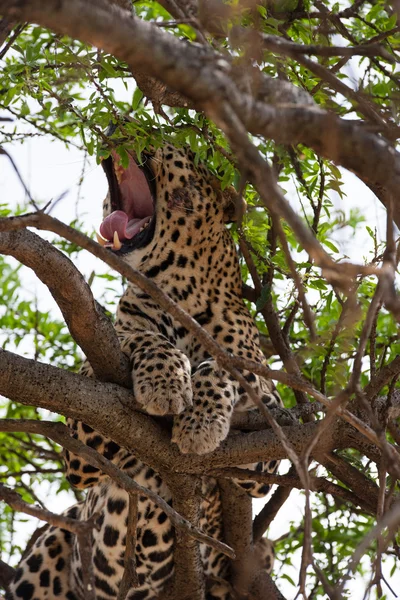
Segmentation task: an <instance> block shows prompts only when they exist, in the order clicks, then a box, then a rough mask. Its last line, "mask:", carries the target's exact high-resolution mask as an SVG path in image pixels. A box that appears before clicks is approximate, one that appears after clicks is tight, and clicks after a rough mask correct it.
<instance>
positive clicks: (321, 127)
mask: <svg viewBox="0 0 400 600" xmlns="http://www.w3.org/2000/svg"><path fill="white" fill-rule="evenodd" d="M0 12H1V13H2V14H3V15H5V16H8V17H11V18H14V19H17V20H29V21H33V22H37V23H40V24H41V25H42V26H44V27H49V28H51V29H53V30H54V31H57V32H59V33H63V34H67V35H70V36H72V37H75V38H78V39H81V40H83V41H85V42H87V43H91V44H93V45H94V46H98V47H100V48H102V49H104V50H106V51H108V52H110V53H111V54H114V55H115V56H117V57H118V58H120V59H121V60H124V61H126V62H127V63H128V64H129V65H130V66H131V68H133V69H135V67H136V68H139V69H141V70H142V71H143V72H145V73H146V74H148V75H150V76H152V77H155V78H157V79H159V80H160V81H161V82H163V83H164V84H165V85H167V86H169V87H171V89H173V90H176V91H178V92H180V93H182V94H184V95H185V96H187V97H189V99H191V100H193V102H194V104H195V107H196V108H198V109H202V108H206V109H207V110H209V109H210V108H212V109H213V111H212V113H213V114H215V111H218V106H219V105H222V104H224V103H226V102H228V104H229V105H230V106H231V107H232V109H233V110H234V111H235V113H236V114H237V115H240V118H241V120H242V122H243V124H244V125H245V127H246V128H247V130H248V131H250V132H251V133H253V134H255V135H260V134H261V135H264V136H265V137H266V138H268V139H274V140H275V141H276V142H278V143H284V144H296V143H303V144H305V145H307V146H310V147H311V148H313V149H314V150H315V151H316V152H318V153H320V154H321V155H322V156H324V157H326V158H329V159H331V160H334V161H335V162H337V163H338V164H341V165H342V166H344V167H345V168H347V169H350V170H351V171H354V172H355V173H356V175H358V177H360V179H362V180H363V181H364V182H365V183H367V184H373V185H380V186H382V187H383V188H385V189H387V190H388V191H389V192H391V193H392V195H393V198H397V197H398V196H397V192H398V189H399V187H400V155H399V154H398V153H397V152H396V151H395V150H394V149H393V148H392V147H391V146H390V144H388V143H387V142H386V141H385V140H383V139H382V138H380V137H379V136H377V135H375V134H372V133H369V132H367V131H365V130H364V129H363V128H362V127H360V126H359V125H357V124H354V123H351V122H349V121H346V120H345V119H340V118H339V117H336V116H334V115H332V114H329V113H327V112H326V111H324V110H322V109H319V108H316V107H315V106H310V103H309V102H308V105H307V102H304V104H302V105H298V106H293V98H294V97H295V96H296V94H297V96H299V92H298V91H297V92H296V91H294V90H293V91H291V94H292V104H291V105H290V106H287V105H286V106H285V105H284V104H283V102H285V97H287V94H285V93H284V90H285V89H286V88H287V86H285V85H283V86H282V84H281V82H280V81H274V80H268V79H267V78H265V77H263V76H262V75H261V74H260V77H259V79H260V82H261V85H260V86H259V89H261V88H262V89H263V95H261V94H260V95H258V94H257V95H256V96H255V97H252V96H250V95H249V94H248V93H246V92H245V91H243V90H241V89H239V87H238V86H237V84H236V81H235V73H234V72H233V71H234V68H233V67H231V65H230V63H229V60H227V59H226V58H225V57H223V56H222V55H218V54H216V53H215V52H214V51H213V50H212V49H211V48H209V47H207V48H206V47H204V46H198V45H195V44H188V43H185V42H182V41H180V40H178V39H177V38H176V37H174V36H172V35H170V34H168V33H167V32H165V31H162V30H160V28H158V27H156V26H154V25H153V24H150V23H147V22H144V21H140V20H139V19H136V18H129V19H127V18H126V12H125V11H122V10H121V9H119V8H118V7H112V8H110V6H109V5H108V3H106V2H105V1H104V0H99V1H98V2H96V4H95V5H94V4H93V3H88V2H85V1H84V0H68V2H67V1H66V0H48V2H46V3H45V4H43V2H42V1H41V0H30V1H29V2H28V1H27V0H23V1H21V0H11V1H10V0H0ZM292 89H293V88H290V90H292ZM279 90H280V91H281V92H283V93H281V99H280V102H281V103H280V105H279V106H271V105H267V104H265V102H264V103H263V102H262V101H259V99H260V98H262V97H264V98H265V97H266V94H268V93H270V94H272V96H275V97H279ZM264 92H265V93H264ZM272 96H271V97H272ZM394 219H395V221H396V223H397V224H398V225H399V224H400V202H396V205H395V207H394Z"/></svg>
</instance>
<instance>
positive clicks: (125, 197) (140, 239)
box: [97, 151, 156, 253]
mask: <svg viewBox="0 0 400 600" xmlns="http://www.w3.org/2000/svg"><path fill="white" fill-rule="evenodd" d="M148 158H149V157H148V156H146V155H143V159H144V160H143V164H142V165H138V164H137V163H136V162H135V160H134V159H133V158H132V157H131V156H129V165H128V167H127V168H126V169H124V168H123V167H122V165H121V163H120V157H119V155H118V154H117V153H116V152H114V151H113V152H112V153H111V156H109V158H107V159H105V160H103V162H102V165H103V168H104V171H105V173H106V175H107V180H108V185H109V189H110V201H111V210H112V212H111V214H110V215H108V216H107V217H106V218H105V219H104V221H103V222H102V224H101V225H100V235H97V241H98V242H99V244H101V245H102V246H105V247H106V248H111V249H112V250H114V251H118V252H120V253H125V252H130V251H131V250H134V249H137V248H142V247H143V246H146V245H147V244H148V243H149V242H150V241H151V239H152V238H153V235H154V229H155V208H154V205H155V197H156V188H155V177H154V174H153V172H152V170H151V168H150V166H149V160H148Z"/></svg>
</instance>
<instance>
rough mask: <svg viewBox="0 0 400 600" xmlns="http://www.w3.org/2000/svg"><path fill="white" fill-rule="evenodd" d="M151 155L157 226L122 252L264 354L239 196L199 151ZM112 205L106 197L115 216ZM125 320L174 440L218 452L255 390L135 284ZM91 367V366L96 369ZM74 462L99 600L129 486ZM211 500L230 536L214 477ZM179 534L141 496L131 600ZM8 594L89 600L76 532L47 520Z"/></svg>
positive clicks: (70, 464) (168, 566) (129, 349)
mask: <svg viewBox="0 0 400 600" xmlns="http://www.w3.org/2000/svg"><path fill="white" fill-rule="evenodd" d="M147 160H148V166H150V167H151V173H153V177H154V181H153V182H152V184H153V186H154V188H155V190H156V193H155V195H156V198H155V215H154V216H153V221H152V229H153V230H152V232H151V233H150V232H149V233H147V232H146V231H144V232H142V233H141V234H140V235H141V236H142V240H144V242H145V243H142V244H141V245H140V247H136V248H135V247H131V248H122V250H121V251H120V253H121V254H123V255H124V258H125V259H126V260H127V261H128V262H129V264H131V265H132V266H134V267H135V268H137V269H139V270H140V271H141V272H142V273H144V274H145V275H146V276H147V277H149V278H151V279H152V280H153V281H154V282H155V283H157V285H158V286H159V287H160V288H161V289H162V290H163V291H164V292H166V293H168V294H169V295H170V297H171V298H173V299H174V300H175V301H176V302H178V303H179V304H180V306H182V308H184V309H185V310H186V311H187V312H188V313H189V314H190V315H191V316H192V317H193V318H194V319H195V320H196V321H197V322H198V323H199V324H201V325H202V326H203V327H204V329H206V331H208V332H209V333H210V334H211V335H212V337H213V338H214V339H215V340H216V341H217V342H219V343H220V344H221V345H222V346H223V347H224V348H225V349H226V350H227V351H228V352H231V353H233V354H236V355H238V356H241V357H244V358H248V359H251V360H255V361H259V362H264V357H263V354H262V352H261V350H260V346H259V339H258V331H257V328H256V326H255V324H254V322H253V319H252V318H251V316H250V314H249V312H248V310H247V308H246V306H245V304H244V302H243V300H242V295H241V285H242V280H241V275H240V270H239V264H238V259H237V255H236V250H235V246H234V243H233V240H232V238H231V236H230V234H229V232H228V231H227V229H226V227H225V223H224V221H226V220H227V217H226V215H227V214H228V213H231V212H232V206H231V205H230V203H231V197H230V196H229V194H227V193H226V192H225V193H223V192H221V190H220V188H219V186H218V183H217V182H216V180H215V178H214V177H213V176H212V175H211V174H210V173H209V172H208V171H207V170H206V169H205V167H204V166H202V165H201V164H200V165H197V166H195V164H194V157H193V156H192V154H191V152H190V151H189V150H185V149H182V150H180V149H175V148H174V147H172V146H170V145H167V146H165V147H164V148H162V149H159V150H157V151H156V152H155V154H154V155H153V156H148V157H147ZM154 184H155V185H154ZM114 208H115V207H114ZM114 208H113V209H114ZM111 210H112V207H110V201H109V200H107V199H106V201H105V205H104V211H105V214H106V215H107V214H108V213H109V212H110V211H111ZM148 229H149V230H150V226H149V228H148ZM146 236H147V238H146ZM115 327H116V330H117V333H118V336H119V339H120V343H121V348H122V350H123V351H124V352H125V353H126V354H127V355H128V356H129V358H130V361H131V365H132V379H133V392H134V395H135V398H136V400H137V401H138V402H139V403H140V404H141V405H142V406H143V408H144V409H145V410H146V411H147V412H148V413H149V414H152V415H167V414H170V415H175V417H174V424H173V432H172V441H173V442H174V443H175V444H177V445H178V447H179V449H180V451H181V452H183V453H190V452H191V453H197V454H205V453H208V452H211V451H213V450H214V449H215V448H217V447H218V446H219V445H220V443H221V442H222V441H223V440H224V439H225V438H226V436H227V435H228V432H229V423H230V418H231V415H232V413H233V411H234V410H239V411H242V410H249V409H250V410H251V409H252V408H253V405H252V402H251V400H250V399H249V398H248V396H247V394H246V392H245V390H244V389H243V388H242V387H241V386H240V385H239V384H238V383H237V381H236V380H235V379H234V378H233V377H231V376H230V375H229V374H228V373H227V372H226V371H224V370H223V369H221V368H219V367H218V365H217V363H216V362H215V361H214V360H213V359H212V358H211V357H210V356H209V354H208V353H207V351H206V350H205V348H204V347H203V346H202V345H201V343H200V342H199V341H198V340H197V339H196V338H195V337H193V335H192V334H191V333H189V332H188V331H187V330H186V329H185V327H183V326H182V325H181V324H180V323H179V322H177V321H175V320H174V319H173V318H172V317H171V316H170V315H168V314H165V313H164V312H163V311H162V310H160V308H159V307H158V306H157V304H156V303H155V302H154V301H153V300H152V298H151V297H149V296H148V295H147V294H146V293H144V292H142V291H141V290H140V289H139V288H138V287H137V286H136V285H133V284H129V285H128V287H127V289H126V291H125V293H124V294H123V296H122V298H121V300H120V302H119V306H118V312H117V318H116V324H115ZM84 370H85V371H86V374H87V375H89V376H90V375H91V370H90V367H87V368H86V369H84ZM244 375H245V376H246V379H247V381H248V382H249V383H250V384H251V385H252V386H253V388H254V390H255V391H256V393H257V394H258V395H259V397H261V398H262V399H263V401H264V402H265V403H266V404H267V405H268V406H272V405H276V404H277V403H279V402H280V400H279V396H278V395H277V392H276V390H275V389H274V387H273V385H272V384H271V382H270V381H267V380H265V379H262V378H260V377H258V376H256V375H254V374H252V373H244ZM69 425H70V427H71V429H72V430H73V435H74V436H76V437H78V438H79V439H81V440H82V441H84V442H85V443H86V444H88V445H89V446H91V447H93V448H95V449H96V450H97V451H98V452H100V453H101V454H103V455H104V456H105V457H107V458H108V459H110V460H112V461H113V462H114V463H115V464H117V465H118V466H119V467H120V468H121V469H122V470H124V471H126V472H127V473H129V474H130V475H131V477H132V478H133V479H134V480H135V481H137V482H138V483H140V484H141V485H143V486H145V487H147V488H149V489H151V490H153V491H154V492H156V493H157V494H159V495H160V496H161V497H162V498H164V499H165V500H167V501H168V502H171V494H170V492H169V490H168V488H167V487H166V485H165V484H164V483H163V481H162V479H161V478H160V476H159V475H158V474H157V473H155V472H154V471H153V469H151V468H150V467H148V466H146V465H144V464H143V463H142V462H141V461H139V460H138V459H137V458H136V457H134V456H132V454H131V453H129V452H127V451H126V450H125V449H124V448H121V447H120V446H118V444H116V443H115V442H113V441H112V440H110V439H107V438H105V437H104V436H101V435H99V434H98V433H96V432H95V431H93V429H92V428H91V427H89V426H88V425H85V424H83V423H80V422H76V421H73V420H70V421H69ZM66 463H67V478H68V480H69V481H70V483H71V484H72V485H74V486H76V487H78V488H88V489H89V491H88V494H87V496H86V499H85V500H84V502H82V503H80V504H78V505H76V506H74V507H72V508H70V509H69V510H68V511H67V513H66V514H68V515H69V516H73V517H75V518H78V519H87V518H89V517H90V516H91V515H93V514H94V513H99V517H98V523H97V524H98V529H96V530H94V532H93V566H94V576H95V587H96V595H97V600H109V599H110V598H116V597H117V594H118V587H119V584H120V581H121V577H122V574H123V565H124V552H125V542H126V535H125V534H126V524H127V511H128V502H127V495H126V493H125V492H124V491H123V490H122V489H120V488H119V486H118V485H116V484H115V483H114V482H112V481H111V480H110V479H109V478H108V477H107V476H105V475H104V474H102V473H101V472H100V471H99V470H98V469H97V468H95V467H92V466H91V465H89V464H87V463H86V462H85V461H84V460H82V458H80V457H77V456H73V455H71V454H69V453H68V452H66ZM249 466H250V467H251V468H254V469H257V470H258V471H263V470H267V471H274V470H275V469H276V466H277V465H276V462H275V461H273V462H271V463H269V464H268V463H266V464H264V463H259V464H258V465H244V467H247V468H248V467H249ZM241 486H242V487H243V488H244V489H245V490H246V491H247V492H248V493H250V494H251V495H252V496H255V497H256V496H262V495H265V494H266V493H267V492H268V486H266V485H260V484H256V483H254V482H251V481H248V482H244V483H242V484H241ZM202 499H203V500H202V511H201V519H200V526H201V527H202V528H203V529H204V531H205V532H208V533H209V535H212V536H214V537H217V538H221V537H222V531H221V529H222V524H221V522H222V519H221V504H220V498H219V491H218V486H217V484H216V482H215V481H214V480H212V479H210V478H209V479H207V480H204V481H203V489H202ZM173 543H174V532H173V529H172V526H171V523H170V521H169V519H168V518H167V516H166V515H165V513H164V512H163V511H162V510H161V509H160V508H158V507H157V506H156V505H154V504H153V503H152V502H150V501H149V500H148V499H147V498H146V497H144V496H142V497H140V498H139V515H138V531H137V546H136V563H137V572H138V578H139V587H137V588H135V589H132V590H130V592H129V593H128V596H127V598H128V600H141V599H147V600H152V599H156V598H157V595H158V593H159V592H160V590H162V588H163V586H164V584H165V582H166V581H167V580H168V579H169V577H170V576H171V575H172V572H173ZM260 551H261V552H262V554H263V556H265V566H266V567H267V568H269V569H270V568H271V567H272V560H273V553H272V550H271V547H270V545H268V543H267V542H265V541H263V542H262V543H261V545H260ZM201 556H202V560H203V566H204V571H205V573H206V575H214V576H217V577H219V578H221V577H224V575H225V574H226V571H227V564H226V562H225V558H224V557H223V556H222V555H221V554H218V553H217V552H216V551H215V550H213V549H211V548H210V547H207V546H203V545H201ZM207 594H208V595H207V600H213V599H225V600H227V599H228V598H229V589H228V588H227V587H226V586H225V585H223V584H221V583H215V584H214V585H213V586H211V588H210V589H209V591H208V592H207ZM6 598H7V600H17V599H23V600H50V599H52V598H60V599H62V600H85V591H84V589H83V583H82V568H81V559H80V555H79V547H78V544H77V540H76V539H75V536H74V535H72V534H70V533H69V532H67V531H64V530H62V529H59V528H56V527H52V526H48V527H47V528H46V530H45V532H44V533H43V534H42V535H41V536H40V537H39V539H38V540H37V541H36V542H35V543H34V545H33V547H32V548H31V549H30V551H29V553H28V554H27V555H26V556H25V557H24V559H23V561H22V562H21V564H20V566H19V568H18V570H17V575H16V578H15V580H14V582H13V583H12V584H11V586H10V589H9V591H8V593H7V596H6Z"/></svg>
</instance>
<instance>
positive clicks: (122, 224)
mask: <svg viewBox="0 0 400 600" xmlns="http://www.w3.org/2000/svg"><path fill="white" fill-rule="evenodd" d="M149 220H150V217H149V216H148V217H145V218H144V219H131V220H130V221H129V220H128V215H127V214H126V213H124V211H122V210H115V211H114V212H113V213H111V215H108V217H106V218H105V219H104V221H103V222H102V224H101V225H100V235H101V236H102V237H103V238H104V239H105V240H112V239H113V238H114V231H116V232H117V233H118V237H119V239H120V240H121V241H123V240H130V239H131V238H133V236H134V235H136V234H137V233H139V231H140V228H141V227H143V225H144V224H145V223H147V222H148V221H149Z"/></svg>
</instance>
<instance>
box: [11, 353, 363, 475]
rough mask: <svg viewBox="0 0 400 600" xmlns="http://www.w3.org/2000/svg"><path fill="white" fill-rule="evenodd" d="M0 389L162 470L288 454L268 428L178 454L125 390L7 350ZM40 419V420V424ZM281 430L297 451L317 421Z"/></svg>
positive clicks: (327, 442)
mask: <svg viewBox="0 0 400 600" xmlns="http://www.w3.org/2000/svg"><path fill="white" fill-rule="evenodd" d="M0 394H3V395H5V396H8V397H9V398H11V399H12V400H14V401H16V402H20V403H22V404H26V405H29V406H40V407H42V408H46V409H48V410H51V411H53V412H57V413H58V414H63V415H65V416H69V417H73V418H76V419H78V420H80V421H83V422H84V423H87V424H88V425H90V426H91V427H92V428H93V429H95V430H96V431H99V432H100V433H101V434H103V435H106V436H108V437H111V438H112V439H113V440H114V441H115V442H117V443H118V444H120V445H121V446H123V447H125V448H127V449H128V450H130V451H131V452H133V453H134V454H135V455H136V456H138V457H139V458H140V459H141V460H142V461H143V462H144V463H145V464H147V465H149V466H151V467H152V468H154V469H155V470H156V471H158V472H160V474H161V475H163V473H166V472H169V473H171V472H175V473H189V474H195V475H204V474H205V473H207V472H209V471H210V470H212V469H216V468H222V467H226V466H236V465H241V464H246V463H252V462H258V461H260V460H273V459H277V460H278V459H281V458H286V457H287V453H286V451H285V449H284V448H283V446H282V443H281V442H280V440H279V438H278V436H277V435H275V434H274V433H273V432H272V431H271V430H264V431H255V432H252V433H248V434H239V433H236V434H234V435H232V436H229V437H228V439H227V440H225V442H223V443H222V444H221V446H220V447H219V448H218V449H217V450H215V451H214V452H212V453H211V454H208V455H206V456H198V455H190V454H188V455H182V454H181V453H180V452H179V450H178V449H177V448H176V446H174V445H171V443H170V437H169V434H168V432H167V431H165V429H163V428H162V427H160V426H159V425H158V424H157V423H156V421H155V420H154V419H152V418H151V417H149V416H148V415H145V414H142V413H140V412H137V411H135V410H132V409H134V408H135V403H134V401H133V396H132V394H131V393H130V392H129V391H128V390H126V389H124V388H122V387H120V386H117V385H115V384H112V383H103V382H100V381H96V380H95V379H91V378H89V377H84V376H81V375H77V374H75V373H70V372H68V371H63V370H61V369H58V368H57V367H52V366H50V365H45V364H42V363H39V362H37V361H34V360H30V359H26V358H22V357H20V356H18V355H16V354H13V353H12V352H7V351H5V350H0ZM136 406H137V405H136ZM41 423H43V422H42V421H38V426H40V424H41ZM4 427H6V424H4V423H2V429H3V430H4ZM283 429H284V431H285V433H286V435H287V436H288V437H289V439H290V441H291V443H292V446H293V448H294V450H295V451H296V452H297V454H300V453H301V452H302V451H304V450H305V449H306V448H307V447H308V445H309V444H310V442H311V440H312V439H313V438H314V436H315V434H316V431H317V423H307V424H305V425H293V426H289V427H284V428H283ZM352 432H353V429H352V428H351V427H347V425H345V424H343V423H340V426H339V425H338V426H335V425H333V426H332V427H331V428H330V429H329V431H328V432H327V434H326V435H325V436H324V438H323V439H321V440H320V442H319V445H318V451H319V452H322V453H328V452H331V451H332V450H333V449H336V448H344V447H347V444H348V441H349V440H351V442H352V443H353V440H354V437H353V436H352ZM355 447H357V444H356V443H355ZM167 474H168V473H167Z"/></svg>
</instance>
